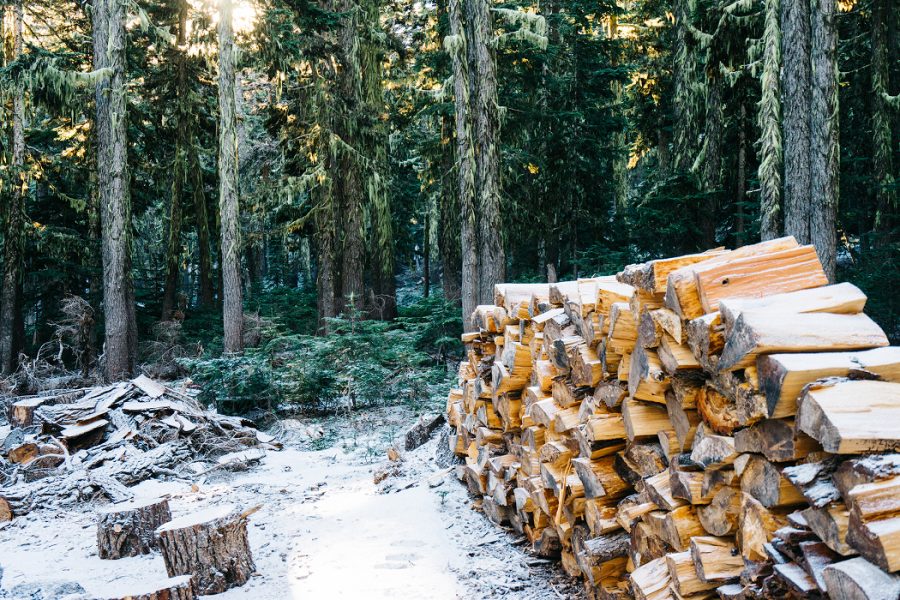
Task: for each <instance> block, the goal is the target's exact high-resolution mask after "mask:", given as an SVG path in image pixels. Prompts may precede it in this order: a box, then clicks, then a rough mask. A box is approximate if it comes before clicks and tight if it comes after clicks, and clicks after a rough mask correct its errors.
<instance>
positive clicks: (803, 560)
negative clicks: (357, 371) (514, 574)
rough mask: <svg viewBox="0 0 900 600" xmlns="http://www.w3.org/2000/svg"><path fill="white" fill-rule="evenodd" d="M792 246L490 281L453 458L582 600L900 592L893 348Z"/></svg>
mask: <svg viewBox="0 0 900 600" xmlns="http://www.w3.org/2000/svg"><path fill="white" fill-rule="evenodd" d="M865 303H866V296H865V295H864V294H863V293H862V292H861V291H860V290H859V289H858V288H856V287H855V286H853V285H850V284H847V283H842V284H837V285H828V281H827V279H826V277H825V274H824V272H823V270H822V266H821V264H820V263H819V260H818V258H817V256H816V253H815V249H814V248H813V247H811V246H801V245H799V244H798V243H797V242H796V241H795V240H794V239H793V238H782V239H777V240H772V241H767V242H763V243H760V244H756V245H753V246H747V247H743V248H740V249H737V250H731V251H729V250H724V249H715V250H710V251H708V252H705V253H702V254H695V255H690V256H680V257H677V258H669V259H661V260H653V261H650V262H647V263H644V264H638V265H631V266H629V267H627V268H625V269H624V270H623V271H622V272H621V273H619V274H618V275H616V276H614V277H598V278H594V279H581V280H578V281H570V282H563V283H555V284H527V285H525V284H508V285H497V286H496V288H495V298H494V305H490V306H479V307H478V308H477V310H476V311H475V314H474V316H473V322H474V323H475V325H476V326H477V327H478V331H474V332H471V333H466V334H464V335H463V341H464V343H465V345H466V349H467V360H466V361H464V362H463V363H462V364H461V365H460V371H459V387H458V388H456V389H454V390H452V391H451V392H450V396H449V399H448V404H447V415H448V422H449V423H450V424H451V426H453V427H454V428H455V430H454V433H453V435H451V436H450V445H451V448H452V449H453V450H454V451H455V452H456V454H458V455H459V456H462V457H465V464H464V465H460V466H459V468H458V474H459V476H460V478H461V479H462V480H464V481H465V482H466V484H467V485H468V487H469V489H470V490H471V491H472V492H473V494H475V495H476V496H477V499H476V504H478V505H479V506H481V508H482V509H483V510H484V512H485V514H486V515H487V516H488V517H489V518H491V519H492V520H493V521H495V522H497V523H499V524H508V525H510V526H511V527H512V528H513V529H515V530H516V531H518V532H520V533H522V534H524V535H526V536H527V537H528V539H529V540H530V542H531V544H532V547H533V550H534V551H535V552H537V553H538V554H541V555H544V556H559V557H561V559H562V564H563V566H564V568H565V569H566V570H567V571H568V572H569V573H570V574H572V575H574V576H582V577H583V578H584V582H585V587H586V589H587V590H588V592H589V594H590V595H591V596H592V597H597V598H628V597H635V598H652V599H654V600H659V599H664V598H692V599H693V598H698V599H699V598H711V597H716V596H718V597H721V598H774V597H787V596H792V595H793V596H796V597H825V596H826V595H830V596H831V597H832V598H851V599H856V598H859V599H867V600H874V599H876V598H879V599H885V600H887V599H896V598H898V597H900V575H898V574H897V571H898V570H900V493H898V492H900V455H898V454H894V453H893V452H895V451H897V450H900V348H897V347H891V346H889V343H888V339H887V337H886V336H885V334H884V332H883V331H882V330H881V328H880V327H879V326H878V325H876V324H875V323H874V322H873V321H872V320H871V319H870V318H869V317H868V316H866V315H865V314H864V313H863V312H862V311H863V308H864V306H865Z"/></svg>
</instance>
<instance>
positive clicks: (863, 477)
mask: <svg viewBox="0 0 900 600" xmlns="http://www.w3.org/2000/svg"><path fill="white" fill-rule="evenodd" d="M897 476H900V454H879V455H872V456H861V457H859V458H852V459H850V460H846V461H844V462H843V463H841V465H840V466H839V467H838V468H837V470H836V471H834V475H833V476H832V479H833V481H834V485H835V486H836V487H837V489H838V491H839V492H840V494H841V496H842V497H843V498H848V497H849V494H850V490H852V489H853V488H854V487H856V486H858V485H861V484H864V483H875V482H876V481H883V480H885V479H890V478H892V477H897Z"/></svg>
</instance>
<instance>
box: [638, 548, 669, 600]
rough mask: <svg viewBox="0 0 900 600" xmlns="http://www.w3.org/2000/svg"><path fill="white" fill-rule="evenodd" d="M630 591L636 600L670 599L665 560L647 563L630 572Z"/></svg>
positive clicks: (658, 559) (659, 559) (660, 559)
mask: <svg viewBox="0 0 900 600" xmlns="http://www.w3.org/2000/svg"><path fill="white" fill-rule="evenodd" d="M629 579H631V589H632V590H633V591H634V597H635V598H636V599H637V600H668V599H669V598H672V593H671V591H670V589H669V584H670V581H671V580H670V578H669V568H668V567H667V566H666V559H665V558H657V559H654V560H651V561H650V562H647V563H645V564H643V565H641V566H639V567H638V568H637V569H635V570H634V571H632V572H631V575H630V576H629Z"/></svg>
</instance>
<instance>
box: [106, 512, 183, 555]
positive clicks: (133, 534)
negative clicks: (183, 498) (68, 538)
mask: <svg viewBox="0 0 900 600" xmlns="http://www.w3.org/2000/svg"><path fill="white" fill-rule="evenodd" d="M171 520H172V513H171V511H170V510H169V502H168V501H167V500H165V499H153V500H145V501H141V502H126V503H122V504H113V505H110V506H107V507H104V508H103V509H101V510H100V518H99V520H98V522H97V554H98V555H99V556H100V558H106V559H111V560H114V559H118V558H124V557H126V556H138V555H139V554H150V553H151V552H152V551H153V550H155V549H156V548H157V544H156V538H155V535H154V532H155V531H156V529H157V528H158V527H160V526H161V525H163V524H164V523H168V522H169V521H171Z"/></svg>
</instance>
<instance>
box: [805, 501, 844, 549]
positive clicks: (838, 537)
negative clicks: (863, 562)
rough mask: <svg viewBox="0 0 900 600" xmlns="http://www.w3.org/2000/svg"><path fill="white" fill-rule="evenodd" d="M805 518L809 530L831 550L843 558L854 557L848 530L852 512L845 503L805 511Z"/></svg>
mask: <svg viewBox="0 0 900 600" xmlns="http://www.w3.org/2000/svg"><path fill="white" fill-rule="evenodd" d="M802 512H803V517H804V518H805V519H806V522H807V523H808V524H809V528H810V529H812V531H813V532H814V533H815V534H816V535H817V536H819V539H821V540H822V541H823V542H825V543H826V544H827V545H828V547H829V548H831V549H832V550H834V551H835V552H837V553H838V554H840V555H841V556H854V555H855V554H856V550H854V549H853V548H852V547H851V546H850V545H849V544H848V543H847V529H848V527H849V525H850V511H848V510H847V506H846V505H845V504H844V503H843V502H833V503H832V504H829V505H828V506H826V507H824V508H814V507H809V508H806V509H804V510H803V511H802Z"/></svg>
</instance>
